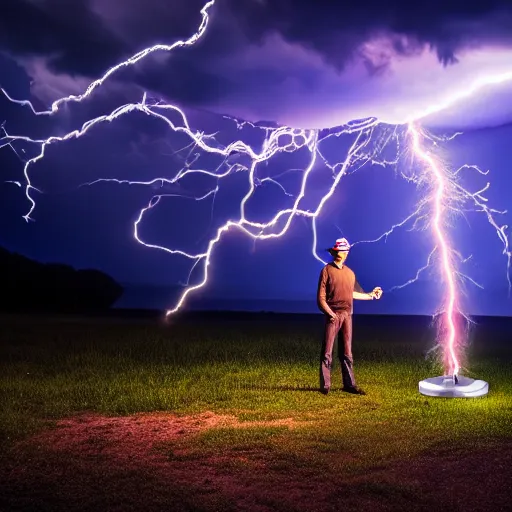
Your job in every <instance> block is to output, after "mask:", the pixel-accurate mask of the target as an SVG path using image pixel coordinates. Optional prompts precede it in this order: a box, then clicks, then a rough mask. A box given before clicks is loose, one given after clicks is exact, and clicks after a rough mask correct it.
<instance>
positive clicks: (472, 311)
mask: <svg viewBox="0 0 512 512" xmlns="http://www.w3.org/2000/svg"><path fill="white" fill-rule="evenodd" d="M123 286H124V287H125V292H124V293H123V295H122V296H121V298H120V299H119V300H118V301H117V302H116V303H115V304H114V305H113V309H126V310H149V311H151V310H153V311H165V310H167V309H170V308H173V307H174V306H175V305H176V303H177V301H178V298H179V296H180V295H181V293H182V292H183V291H184V288H183V287H176V286H169V287H167V286H164V285H161V286H158V285H141V284H138V285H131V286H129V285H127V284H126V283H125V284H123ZM315 291H316V290H315ZM315 291H313V292H312V293H311V295H310V296H309V297H304V296H300V297H298V298H292V297H276V298H267V297H265V296H262V295H261V294H260V295H259V296H256V297H239V296H236V294H235V290H230V292H231V293H233V295H230V294H229V293H226V290H219V292H217V294H216V293H215V291H213V290H209V291H206V290H204V289H203V290H198V293H194V292H191V294H190V295H189V296H188V297H187V299H186V301H185V304H184V306H182V308H180V311H232V312H269V313H276V314H321V313H320V311H319V310H318V307H317V304H316V296H315ZM479 292H480V298H479V300H477V301H475V303H474V304H472V307H466V308H464V310H465V312H466V313H467V314H468V315H469V316H471V317H478V316H481V317H512V312H511V311H510V305H509V304H507V303H506V302H505V303H503V307H502V308H500V309H499V310H498V309H497V308H496V304H493V305H492V308H489V307H486V306H487V305H488V304H489V302H488V300H486V296H487V295H488V294H493V293H494V291H492V290H487V291H486V290H479ZM410 293H411V292H410V291H408V290H401V291H398V292H388V293H386V290H385V293H384V296H383V298H382V299H381V300H379V301H354V314H361V315H385V316H428V317H432V316H434V314H435V309H434V308H431V307H429V302H435V301H434V300H433V299H434V298H433V297H432V300H429V301H423V302H420V301H418V300H414V296H415V295H414V292H412V293H413V294H412V295H411V296H410ZM427 295H428V294H427V293H426V291H425V293H424V297H426V296H427Z"/></svg>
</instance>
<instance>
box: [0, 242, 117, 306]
mask: <svg viewBox="0 0 512 512" xmlns="http://www.w3.org/2000/svg"><path fill="white" fill-rule="evenodd" d="M122 294H123V287H122V286H121V285H120V284H119V283H117V282H116V281H115V280H114V279H113V278H112V277H110V276H108V275H107V274H105V273H103V272H101V271H99V270H93V269H84V270H75V269H74V268H73V267H71V266H69V265H62V264H58V263H39V262H37V261H35V260H32V259H30V258H27V257H25V256H22V255H20V254H16V253H11V252H9V251H8V250H6V249H4V248H1V247H0V310H3V311H44V312H73V313H77V312H92V311H101V310H105V309H108V308H110V307H111V306H112V305H113V304H114V303H115V302H116V301H117V300H118V299H119V298H120V297H121V295H122Z"/></svg>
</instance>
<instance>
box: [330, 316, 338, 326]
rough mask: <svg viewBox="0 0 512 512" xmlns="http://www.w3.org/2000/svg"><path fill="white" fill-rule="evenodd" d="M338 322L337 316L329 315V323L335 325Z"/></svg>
mask: <svg viewBox="0 0 512 512" xmlns="http://www.w3.org/2000/svg"><path fill="white" fill-rule="evenodd" d="M335 321H336V315H329V322H331V324H333V323H334V322H335Z"/></svg>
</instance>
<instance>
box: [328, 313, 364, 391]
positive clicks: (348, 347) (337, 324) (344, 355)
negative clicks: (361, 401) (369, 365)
mask: <svg viewBox="0 0 512 512" xmlns="http://www.w3.org/2000/svg"><path fill="white" fill-rule="evenodd" d="M336 337H338V356H339V358H340V363H341V378H342V380H343V387H344V388H348V387H353V386H355V385H356V380H355V378H354V370H353V368H352V366H353V359H352V315H350V314H349V313H348V312H346V311H337V312H336V319H335V320H333V321H331V319H330V317H329V316H327V315H326V316H325V333H324V341H323V343H322V354H321V356H320V358H321V360H320V388H322V389H329V388H330V387H331V368H332V353H333V349H334V341H335V340H336Z"/></svg>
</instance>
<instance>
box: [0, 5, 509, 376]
mask: <svg viewBox="0 0 512 512" xmlns="http://www.w3.org/2000/svg"><path fill="white" fill-rule="evenodd" d="M214 4H215V0H211V1H209V2H208V3H206V4H205V5H204V7H203V8H202V9H201V23H200V26H199V28H198V30H197V31H196V32H195V33H194V34H193V35H192V36H191V37H190V38H189V39H187V40H184V41H181V40H180V41H177V42H175V43H174V44H172V45H162V44H159V45H155V46H152V47H150V48H146V49H144V50H142V51H140V52H138V53H136V54H135V55H133V56H131V57H130V58H128V59H126V60H125V61H122V62H121V63H119V64H117V65H115V66H113V67H112V68H110V69H109V70H107V72H106V73H105V74H104V75H103V76H102V77H100V78H99V79H97V80H95V81H94V82H92V83H91V84H90V85H89V87H87V89H86V91H85V92H84V93H83V94H81V95H71V96H67V97H64V98H60V99H58V100H56V101H54V102H53V103H52V105H51V108H50V109H49V110H45V111H37V110H36V109H35V108H34V106H33V105H32V103H31V102H30V101H28V100H17V99H14V98H12V97H11V96H10V95H9V94H8V93H7V91H5V90H4V89H0V90H1V92H2V93H3V94H4V96H5V97H6V98H7V99H8V100H9V101H11V102H13V103H16V104H19V105H20V106H22V107H29V108H30V109H31V110H32V112H33V113H34V114H35V115H37V116H39V115H45V116H50V115H54V114H57V113H58V112H59V110H60V109H61V107H62V106H63V105H66V104H68V103H78V102H82V101H84V100H86V99H87V98H89V97H90V96H92V94H93V92H94V91H95V90H96V89H97V88H99V87H100V86H102V85H103V84H104V83H105V81H107V80H108V79H109V78H111V77H112V76H113V75H114V74H115V73H116V72H117V71H118V70H120V69H122V68H125V67H128V66H131V65H133V64H135V63H137V62H138V61H140V60H141V59H143V58H145V57H146V56H147V55H149V54H151V53H153V52H156V51H165V52H170V51H174V50H177V49H179V48H183V47H186V46H191V45H193V44H195V43H196V42H197V41H198V40H199V39H200V38H201V37H202V36H203V35H204V34H205V32H206V29H207V25H208V22H209V11H210V9H211V8H212V6H213V5H214ZM509 80H512V73H505V74H501V75H493V76H487V77H484V78H481V79H479V80H477V81H475V83H474V84H472V85H471V86H470V87H469V88H465V89H464V91H461V92H458V93H456V94H454V95H452V96H451V97H448V98H446V99H445V100H444V101H442V102H440V103H439V104H436V105H432V106H430V107H429V108H428V109H426V110H425V111H424V112H421V113H419V114H417V115H415V116H414V119H409V120H407V121H405V122H404V123H403V124H400V125H389V124H386V123H383V122H381V121H379V120H378V119H375V118H369V119H361V120H354V121H351V122H349V123H347V124H346V125H343V126H341V127H338V128H333V129H329V130H306V129H296V128H291V127H286V126H280V127H277V128H276V127H270V126H259V125H254V124H252V123H250V122H247V121H239V120H236V119H232V121H233V122H235V123H236V127H237V129H239V130H242V129H244V128H247V127H250V128H251V129H257V130H262V131H263V132H264V135H265V136H264V139H263V142H262V144H261V147H260V148H253V147H251V146H250V145H248V144H246V143H245V142H244V141H243V140H236V141H233V142H231V143H230V144H228V145H222V144H220V143H219V142H218V141H217V139H216V138H215V134H207V133H204V132H201V131H195V130H193V129H192V127H191V126H190V124H189V122H188V120H187V117H186V114H185V112H184V111H183V110H181V109H180V108H179V107H177V106H175V105H171V104H167V103H164V102H161V101H152V100H151V101H150V100H148V97H147V95H146V94H144V95H143V97H142V99H141V101H140V102H138V103H129V104H125V105H122V106H120V107H118V108H117V109H115V110H114V111H112V112H111V113H109V114H105V115H102V116H99V117H96V118H94V119H91V120H89V121H87V122H86V123H84V124H83V125H82V126H81V127H79V128H77V129H75V130H72V131H70V132H68V133H66V134H64V135H60V136H55V135H52V136H50V137H48V138H45V139H32V138H30V137H28V136H25V135H11V134H8V133H7V132H6V131H5V128H4V126H3V125H2V129H3V131H4V134H5V135H4V136H3V137H1V138H0V148H1V147H9V148H10V149H12V150H13V151H15V152H16V154H17V155H18V156H19V157H20V158H21V159H22V157H21V155H20V153H19V152H18V151H17V149H16V147H17V146H18V145H21V144H23V143H25V144H31V145H35V146H36V147H37V148H38V153H37V155H36V156H35V157H33V158H30V159H27V160H26V161H25V163H24V166H23V175H24V188H25V195H26V198H27V201H28V204H29V208H28V211H27V213H26V215H25V216H24V219H25V220H26V221H29V220H32V214H33V212H34V210H35V208H36V201H35V199H34V195H33V193H34V192H40V191H39V190H38V189H37V188H36V187H35V186H34V185H33V184H32V181H31V176H30V174H31V173H30V171H31V169H32V167H34V166H35V165H36V164H37V163H38V162H39V161H41V160H42V159H43V158H44V157H45V154H46V150H47V148H48V147H49V146H51V145H56V144H62V143H65V142H66V141H69V140H71V139H78V138H80V137H82V136H83V135H84V134H86V133H88V132H89V131H91V130H93V129H95V128H96V127H97V126H99V125H102V124H105V123H111V122H113V121H115V120H117V119H118V118H120V117H122V116H124V115H128V114H130V113H133V112H139V113H143V114H145V115H147V116H149V117H151V118H153V119H155V120H156V121H158V122H161V123H164V124H165V125H166V126H167V127H168V128H169V129H170V130H172V131H173V132H179V133H182V134H185V135H186V136H187V137H188V138H189V140H190V144H188V145H187V146H186V147H185V148H182V149H181V150H178V151H177V152H175V153H177V154H180V153H181V152H182V151H184V150H190V151H189V155H188V156H187V157H186V158H185V165H184V166H183V168H182V169H181V170H180V171H179V172H178V173H177V174H176V175H175V176H173V177H159V178H156V179H153V180H148V181H128V180H122V179H115V178H109V179H98V180H95V181H92V182H89V183H84V184H82V186H93V185H98V184H100V183H105V182H115V183H118V184H123V183H125V184H129V185H132V186H136V185H138V186H151V187H158V186H159V187H161V188H163V187H164V186H165V187H172V186H177V185H179V183H180V182H181V181H182V180H183V179H184V178H185V177H187V176H192V175H203V176H205V177H207V178H209V179H212V180H213V181H214V182H215V184H216V185H215V186H214V187H213V188H212V189H211V190H209V191H208V192H206V193H204V194H202V195H201V196H199V197H196V196H189V199H191V200H196V201H205V200H209V199H212V200H215V196H216V194H217V192H218V190H219V186H220V185H219V183H220V182H221V181H222V180H223V179H224V178H226V177H228V176H231V175H232V174H234V173H237V172H244V173H247V176H248V187H247V192H246V194H245V195H244V197H243V198H242V200H241V202H240V209H239V215H238V217H237V218H235V219H230V220H228V221H227V222H226V223H224V224H223V225H222V226H220V227H218V229H217V230H216V233H215V236H213V237H212V238H211V239H210V240H209V241H208V244H207V247H206V250H205V251H203V252H200V253H196V254H191V253H188V252H186V251H182V250H179V249H171V248H168V247H164V246H160V245H156V244H152V243H149V242H146V241H144V239H143V236H142V234H141V228H142V225H143V223H144V220H145V218H146V217H147V215H148V214H149V213H150V212H151V211H152V210H153V209H154V208H156V207H157V206H158V205H159V204H161V202H162V201H163V200H165V199H167V198H170V197H176V196H178V195H179V196H182V195H181V194H176V193H160V194H156V195H154V196H153V197H152V198H151V200H150V201H149V202H148V203H147V204H146V206H144V207H143V208H142V209H141V210H140V211H139V214H138V216H137V218H136V220H135V222H134V225H133V236H134V238H135V240H136V241H137V242H138V243H140V244H142V245H144V246H146V247H148V248H152V249H157V250H162V251H165V252H167V253H169V254H172V255H177V256H180V257H184V258H187V259H189V260H191V262H192V267H191V270H190V274H189V279H188V280H187V286H186V287H185V289H184V291H183V293H182V294H181V296H180V298H179V299H178V301H177V302H176V304H175V305H174V306H173V307H172V308H171V309H169V310H167V312H166V316H169V315H171V314H173V313H176V312H177V311H178V310H179V309H180V308H182V307H183V306H184V304H185V301H186V299H187V297H188V296H189V295H190V294H191V293H193V292H194V291H195V290H198V289H200V288H202V287H203V286H204V285H205V284H206V283H207V281H208V272H209V267H210V264H211V257H212V254H213V252H214V249H215V246H216V245H217V244H218V243H219V241H220V240H221V239H222V238H223V237H224V236H225V234H226V233H228V232H229V231H233V230H238V231H241V232H243V233H245V234H246V235H247V236H250V237H252V238H253V239H254V240H267V239H271V238H279V237H282V236H284V235H285V234H286V233H287V231H288V230H289V228H290V226H291V224H292V222H293V220H294V219H295V218H296V217H304V218H307V219H310V220H311V225H312V233H313V237H312V255H313V257H314V258H315V259H317V260H318V261H320V262H322V263H325V262H324V261H323V260H322V258H321V257H320V256H319V255H318V254H317V251H316V247H317V238H318V236H317V226H316V221H317V219H318V218H319V216H320V214H321V212H322V210H323V208H324V206H325V204H326V203H327V202H328V201H329V199H330V198H331V197H332V196H333V194H334V193H335V191H336V189H337V187H338V185H339V183H340V181H341V180H342V178H343V177H345V176H346V175H347V174H351V173H354V172H357V171H358V170H360V169H362V168H363V167H365V166H369V165H380V166H383V167H394V168H396V169H399V168H401V169H402V170H400V171H399V172H400V174H401V176H402V177H403V178H404V179H406V180H408V181H409V182H411V183H413V184H415V185H416V186H418V187H420V188H427V192H426V193H425V194H424V195H423V197H422V199H421V200H420V201H419V202H418V204H417V205H416V208H415V209H414V210H413V211H412V212H411V213H410V214H409V215H407V216H406V217H405V218H404V219H403V220H402V221H400V222H398V223H396V224H395V225H393V226H392V227H391V228H390V229H389V230H387V231H386V232H385V233H383V234H381V235H379V236H377V237H376V238H374V239H373V240H363V241H361V242H356V243H370V242H377V241H380V240H385V239H387V238H388V237H389V236H391V235H392V234H393V233H394V232H395V230H396V229H400V228H404V227H406V226H411V227H410V229H423V230H426V229H430V230H431V232H432V235H433V238H434V241H435V243H434V247H433V249H432V251H431V252H430V254H429V256H428V260H427V263H426V265H425V266H424V267H422V268H421V269H419V270H418V272H417V274H416V276H414V277H413V278H411V279H410V280H408V281H407V282H406V283H404V284H403V285H399V286H396V287H394V289H399V288H402V287H404V286H407V285H409V284H411V283H413V282H416V281H417V280H418V279H419V277H420V274H421V273H422V272H424V271H425V270H427V269H429V268H431V267H432V266H433V264H434V261H437V260H439V268H440V272H441V275H442V277H443V282H444V283H445V288H446V296H445V304H444V305H443V308H442V310H441V311H440V313H439V315H441V316H442V317H443V318H444V320H445V321H444V324H443V325H445V326H446V327H447V328H446V329H444V331H446V332H443V333H442V337H441V339H440V340H439V343H440V346H441V347H442V349H443V350H444V355H445V363H446V366H445V372H446V373H447V374H449V375H457V373H458V372H459V370H460V362H459V356H458V351H459V350H460V347H461V342H460V338H461V334H460V332H459V331H458V329H457V321H456V316H457V314H459V313H460V314H462V313H461V312H460V310H459V305H458V300H457V298H458V293H459V290H458V286H457V282H456V278H457V277H458V278H462V279H464V278H465V279H468V280H469V281H471V282H473V281H472V280H471V279H470V278H469V277H467V276H463V274H461V273H460V272H459V271H458V266H457V264H456V260H457V256H458V254H457V252H456V250H455V249H454V248H453V247H451V246H450V238H449V233H448V230H447V218H446V217H447V214H448V213H450V212H451V211H456V212H460V211H461V206H460V205H461V204H465V203H468V202H469V203H470V204H471V205H472V206H473V207H474V208H476V209H477V211H480V212H482V213H484V214H485V215H486V217H487V220H488V221H489V223H490V225H491V226H492V227H493V228H494V229H495V231H496V233H497V235H498V237H499V239H500V241H501V243H502V245H503V253H504V254H505V255H506V257H507V279H508V283H509V287H510V286H511V285H512V284H511V281H510V279H511V278H510V265H511V259H512V253H511V251H510V247H509V241H508V237H507V226H506V225H504V226H500V225H499V224H498V222H497V220H496V218H497V215H499V214H503V213H505V212H503V211H499V210H496V209H494V208H490V207H489V206H488V205H487V198H486V197H485V196H484V193H485V192H486V191H487V189H488V187H489V184H488V185H487V186H486V187H484V188H483V189H482V190H479V191H476V192H471V191H469V190H467V189H465V188H464V187H463V186H462V185H461V184H460V183H459V182H458V180H457V177H458V175H459V173H460V172H462V171H463V170H475V171H476V172H479V173H481V174H486V173H485V172H483V171H481V170H480V169H479V168H477V167H475V166H470V165H465V166H463V167H461V168H460V169H457V170H455V171H450V169H449V168H447V167H446V166H443V165H442V164H441V162H440V159H439V158H437V157H436V155H435V151H431V150H430V149H429V147H430V146H433V147H434V148H435V147H436V146H438V145H439V144H440V143H446V142H449V141H450V140H451V139H452V138H453V137H455V136H456V135H458V134H454V135H453V136H452V137H438V136H434V135H432V134H428V133H427V132H426V131H425V130H424V129H422V128H421V127H420V126H419V122H420V121H421V119H423V118H424V117H426V116H427V115H430V114H432V113H435V112H439V111H442V110H443V109H445V108H447V107H449V106H450V105H452V104H453V103H455V102H457V101H459V100H460V99H462V98H463V97H465V96H469V95H472V94H474V93H475V92H476V91H478V90H479V89H480V88H482V87H484V86H486V85H492V84H497V83H502V82H505V81H509ZM170 114H172V115H173V119H174V121H172V120H171V119H170V118H169V115H170ZM176 118H177V119H178V120H177V121H176ZM228 119H230V118H228ZM340 137H351V138H352V139H353V141H352V144H351V145H350V147H349V149H348V151H347V152H346V156H345V158H344V159H343V160H342V161H336V162H331V161H330V158H329V157H328V156H327V154H326V150H325V149H324V146H325V143H326V141H328V140H329V139H332V138H340ZM198 150H201V151H204V152H207V153H210V154H214V155H216V156H217V157H218V158H219V160H220V164H219V165H218V166H217V167H216V168H215V169H214V170H212V171H209V170H205V169H197V168H195V162H196V161H197V158H198V157H197V153H194V155H195V156H193V157H192V159H191V160H190V159H189V158H190V155H191V154H192V153H193V152H194V151H198ZM299 150H301V151H302V150H304V151H307V152H308V155H309V157H308V164H307V166H306V167H305V169H302V170H297V169H289V170H286V171H284V172H281V173H279V174H276V175H274V176H267V177H264V178H260V177H259V175H258V170H259V168H260V167H261V166H262V164H264V163H268V162H269V161H270V160H271V159H272V158H273V157H274V156H276V155H278V154H280V153H294V152H296V151H299ZM389 152H390V153H391V154H392V155H393V156H392V157H389V155H388V156H385V155H386V154H387V153H389ZM233 155H236V156H244V157H246V158H248V160H249V162H250V163H249V164H242V163H240V162H235V163H233V161H232V157H233ZM411 156H412V157H413V159H414V160H417V161H419V162H420V164H421V165H420V166H419V168H418V166H415V165H413V162H412V161H411ZM322 166H323V168H324V169H327V170H328V171H329V172H330V173H331V176H332V183H331V185H330V187H329V188H328V191H327V192H326V193H325V194H324V195H323V196H322V197H321V198H320V199H319V200H318V201H317V203H316V204H315V205H314V207H313V208H306V207H305V206H304V205H303V203H304V202H305V201H304V200H305V198H306V196H307V191H308V186H310V181H311V180H310V177H311V175H312V174H313V173H314V172H317V169H318V168H320V167H322ZM290 172H301V173H302V179H301V181H300V190H299V192H298V194H297V195H296V196H294V195H293V194H292V193H290V192H288V190H287V189H286V187H284V185H283V184H282V183H281V182H280V181H279V179H280V178H282V177H283V176H284V175H285V174H287V173H290ZM265 185H269V186H277V187H279V188H280V189H281V190H282V192H283V194H284V195H285V196H286V197H287V198H292V199H293V201H292V203H291V206H289V207H288V208H285V209H283V210H280V211H278V212H277V213H276V214H275V215H274V216H272V217H271V218H270V219H268V220H267V222H256V221H253V220H251V219H249V218H248V216H247V213H246V206H247V204H248V202H249V201H250V200H251V198H252V197H253V196H254V193H255V191H256V189H257V188H258V187H261V186H265ZM459 259H461V261H463V260H462V258H459ZM199 263H202V265H203V266H202V268H203V276H202V279H200V280H199V282H198V283H197V284H194V285H188V282H189V280H190V278H191V274H192V272H193V270H194V269H195V268H196V267H197V265H198V264H199Z"/></svg>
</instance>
